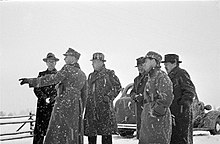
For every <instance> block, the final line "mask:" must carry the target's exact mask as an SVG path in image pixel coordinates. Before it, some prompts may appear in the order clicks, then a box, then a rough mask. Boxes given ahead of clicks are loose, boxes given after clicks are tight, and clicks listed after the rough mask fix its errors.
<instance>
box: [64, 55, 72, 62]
mask: <svg viewBox="0 0 220 144" xmlns="http://www.w3.org/2000/svg"><path fill="white" fill-rule="evenodd" d="M74 59H75V57H74V56H70V55H67V56H66V57H65V58H64V60H65V62H66V64H71V63H73V62H74Z"/></svg>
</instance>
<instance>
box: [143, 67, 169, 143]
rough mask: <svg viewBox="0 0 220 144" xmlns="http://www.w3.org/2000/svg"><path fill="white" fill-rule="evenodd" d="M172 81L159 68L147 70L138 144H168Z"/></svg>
mask: <svg viewBox="0 0 220 144" xmlns="http://www.w3.org/2000/svg"><path fill="white" fill-rule="evenodd" d="M172 100H173V87H172V82H171V80H170V79H169V77H168V76H167V74H165V72H163V71H161V70H160V69H159V68H154V69H152V70H151V71H150V72H149V76H148V81H147V83H146V86H145V89H144V109H143V111H142V114H141V129H140V138H139V144H169V143H170V139H171V133H172V119H171V112H170V109H169V107H170V105H171V103H172Z"/></svg>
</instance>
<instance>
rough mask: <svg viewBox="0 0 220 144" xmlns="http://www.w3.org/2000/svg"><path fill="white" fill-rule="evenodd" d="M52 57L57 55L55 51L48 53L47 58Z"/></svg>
mask: <svg viewBox="0 0 220 144" xmlns="http://www.w3.org/2000/svg"><path fill="white" fill-rule="evenodd" d="M52 57H53V58H54V57H55V55H54V54H53V53H48V54H47V58H52Z"/></svg>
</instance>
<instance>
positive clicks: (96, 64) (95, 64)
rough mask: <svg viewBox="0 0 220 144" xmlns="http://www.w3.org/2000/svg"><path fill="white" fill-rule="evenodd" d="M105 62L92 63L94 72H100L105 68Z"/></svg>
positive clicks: (94, 61)
mask: <svg viewBox="0 0 220 144" xmlns="http://www.w3.org/2000/svg"><path fill="white" fill-rule="evenodd" d="M103 64H104V62H103V61H101V60H98V59H95V60H93V61H92V66H93V69H94V70H99V69H100V68H101V67H102V66H103Z"/></svg>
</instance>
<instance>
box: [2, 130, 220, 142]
mask: <svg viewBox="0 0 220 144" xmlns="http://www.w3.org/2000/svg"><path fill="white" fill-rule="evenodd" d="M193 141H194V142H193V143H194V144H220V135H215V136H212V135H210V134H209V132H196V135H195V134H194V137H193ZM0 143H1V144H31V143H32V138H27V139H23V140H11V141H7V142H0ZM84 144H88V141H87V137H84ZM97 144H101V137H100V136H98V142H97ZM113 144H138V140H137V139H136V138H131V139H129V138H123V137H120V136H118V135H114V136H113Z"/></svg>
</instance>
